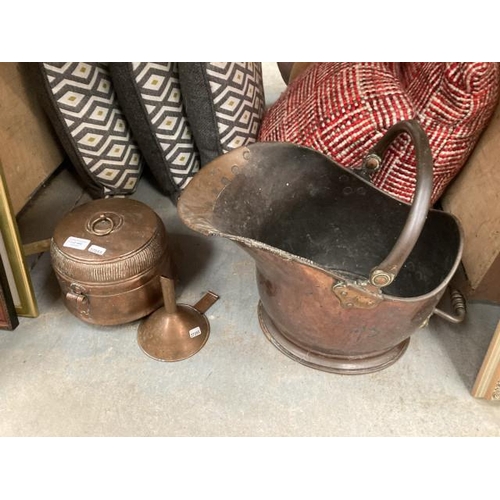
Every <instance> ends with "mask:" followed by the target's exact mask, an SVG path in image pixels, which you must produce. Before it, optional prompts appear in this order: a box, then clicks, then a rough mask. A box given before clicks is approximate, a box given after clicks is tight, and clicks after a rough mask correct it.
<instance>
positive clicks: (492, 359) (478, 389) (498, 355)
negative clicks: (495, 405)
mask: <svg viewBox="0 0 500 500" xmlns="http://www.w3.org/2000/svg"><path fill="white" fill-rule="evenodd" d="M472 395H473V396H474V397H475V398H484V399H487V400H489V401H500V322H499V323H498V325H497V328H496V330H495V333H494V335H493V338H492V339H491V342H490V345H489V347H488V351H487V352H486V356H485V357H484V360H483V363H482V365H481V368H480V370H479V373H478V374H477V377H476V381H475V383H474V387H473V388H472Z"/></svg>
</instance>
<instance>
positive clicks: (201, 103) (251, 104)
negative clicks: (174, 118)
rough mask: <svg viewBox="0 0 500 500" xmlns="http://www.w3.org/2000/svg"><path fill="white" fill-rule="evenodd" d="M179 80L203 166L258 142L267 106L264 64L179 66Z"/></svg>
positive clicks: (218, 63) (203, 63)
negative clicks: (263, 78)
mask: <svg viewBox="0 0 500 500" xmlns="http://www.w3.org/2000/svg"><path fill="white" fill-rule="evenodd" d="M179 77H180V84H181V93H182V98H183V101H184V105H185V107H186V113H187V116H188V119H189V123H190V125H191V128H192V131H193V136H194V139H195V143H196V146H197V148H198V151H199V152H200V161H201V165H205V164H206V163H208V162H209V161H211V160H213V159H214V158H216V157H218V156H220V155H222V154H224V153H227V152H228V151H231V150H233V149H236V148H238V147H241V146H244V145H245V144H250V143H252V142H255V141H256V140H257V134H258V131H259V126H260V123H261V120H262V116H263V114H264V105H265V101H264V87H263V81H262V65H261V63H257V62H202V63H200V62H198V63H197V62H195V63H191V62H188V63H179Z"/></svg>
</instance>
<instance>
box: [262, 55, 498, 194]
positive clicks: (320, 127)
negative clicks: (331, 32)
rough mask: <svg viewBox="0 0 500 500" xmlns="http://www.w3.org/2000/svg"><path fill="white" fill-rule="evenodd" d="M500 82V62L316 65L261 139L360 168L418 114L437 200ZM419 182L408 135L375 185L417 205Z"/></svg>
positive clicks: (276, 108)
mask: <svg viewBox="0 0 500 500" xmlns="http://www.w3.org/2000/svg"><path fill="white" fill-rule="evenodd" d="M499 82H500V72H499V66H498V64H497V63H363V62H362V63H314V64H312V65H311V66H309V67H308V68H307V69H306V70H305V71H304V72H303V73H302V74H300V75H299V76H298V78H297V79H295V80H294V81H293V82H292V83H291V84H290V85H289V86H288V88H287V89H286V91H285V92H284V93H283V94H282V95H281V96H280V98H279V99H278V101H277V102H276V103H275V104H274V105H273V106H272V107H271V108H270V109H269V110H268V112H267V114H266V115H265V117H264V119H263V121H262V125H261V128H260V133H259V140H260V141H285V142H293V143H296V144H300V145H303V146H308V147H311V148H313V149H317V150H318V151H321V152H322V153H325V154H327V155H329V156H331V157H332V158H333V159H334V160H335V161H337V162H338V163H339V164H341V165H343V166H345V167H348V168H352V167H356V166H359V165H361V163H362V160H363V158H364V157H365V155H366V153H367V152H368V151H369V150H370V148H371V147H373V146H374V145H375V144H376V143H377V141H378V140H379V139H381V138H382V137H383V135H384V133H385V131H386V130H387V129H388V128H389V127H390V126H391V125H393V124H394V123H396V122H398V121H400V120H405V119H416V120H418V121H419V122H420V124H421V125H422V128H423V129H424V131H425V132H426V134H427V136H428V138H429V143H430V147H431V152H432V156H433V160H434V171H433V191H432V203H434V202H436V201H437V200H438V199H439V197H440V196H441V194H442V193H443V191H444V189H445V188H446V186H447V185H448V184H449V182H450V181H451V180H452V179H453V178H454V177H455V176H456V175H457V174H458V172H459V171H460V169H461V168H462V167H463V165H464V163H465V162H466V160H467V158H468V156H469V155H470V153H471V152H472V149H473V148H474V146H475V144H476V142H477V140H478V138H479V135H480V134H481V132H482V131H483V130H484V128H485V127H486V125H487V123H488V121H489V118H490V117H491V114H492V112H493V110H494V108H495V106H496V103H497V101H498V96H499ZM415 181H416V163H415V155H414V152H413V146H412V144H411V141H410V138H409V137H408V136H407V135H406V134H403V135H401V136H400V137H398V139H397V140H396V141H394V142H393V144H392V145H391V146H390V148H389V149H388V150H387V153H386V155H385V158H384V162H383V164H382V167H381V168H380V169H379V170H378V171H377V172H376V173H375V174H374V175H373V176H372V182H373V184H374V185H375V186H377V187H378V188H380V189H382V190H383V191H385V192H387V193H389V194H391V195H393V196H395V197H397V198H398V199H400V200H402V201H405V202H407V203H410V202H411V200H412V198H413V194H414V191H415Z"/></svg>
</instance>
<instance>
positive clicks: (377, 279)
mask: <svg viewBox="0 0 500 500" xmlns="http://www.w3.org/2000/svg"><path fill="white" fill-rule="evenodd" d="M403 132H406V133H407V134H409V135H410V137H411V139H412V141H413V145H414V147H415V153H416V157H417V184H416V188H415V195H414V197H413V203H412V206H411V208H410V212H409V214H408V217H407V219H406V222H405V225H404V227H403V230H402V231H401V234H400V235H399V238H398V240H397V241H396V243H395V245H394V247H393V248H392V250H391V252H390V253H389V255H388V256H387V257H386V258H385V260H384V261H383V262H381V263H380V265H378V266H377V267H375V268H374V269H372V271H371V273H370V283H371V284H372V285H374V286H376V287H378V288H381V287H384V286H387V285H389V284H391V283H392V282H393V281H394V279H395V278H396V276H397V274H398V272H399V271H400V269H401V267H403V264H404V263H405V261H406V259H407V258H408V256H409V255H410V253H411V251H412V250H413V247H414V246H415V244H416V242H417V240H418V238H419V236H420V233H421V232H422V229H423V227H424V224H425V220H426V218H427V212H428V211H429V207H430V204H431V195H432V169H433V162H432V154H431V149H430V146H429V140H428V139H427V136H426V135H425V132H424V131H423V129H422V127H421V126H420V125H419V123H418V122H417V121H415V120H406V121H401V122H399V123H396V124H395V125H393V126H392V127H391V128H390V129H389V130H388V131H387V132H386V134H385V135H384V137H382V139H381V140H380V141H379V142H378V143H377V144H376V145H375V147H373V148H372V149H371V151H369V153H368V155H367V156H366V158H365V161H364V163H363V169H364V170H365V171H367V172H368V173H370V172H373V171H375V170H377V169H378V168H379V166H380V163H381V162H382V158H383V157H384V154H385V152H386V151H387V148H388V147H389V145H390V144H391V142H392V141H393V140H394V139H396V137H397V136H399V135H400V134H402V133H403Z"/></svg>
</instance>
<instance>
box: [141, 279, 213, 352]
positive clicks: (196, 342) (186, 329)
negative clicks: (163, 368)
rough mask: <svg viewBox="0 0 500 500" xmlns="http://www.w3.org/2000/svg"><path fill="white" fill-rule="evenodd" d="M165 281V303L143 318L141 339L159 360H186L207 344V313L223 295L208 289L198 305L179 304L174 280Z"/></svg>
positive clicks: (163, 285) (208, 332)
mask: <svg viewBox="0 0 500 500" xmlns="http://www.w3.org/2000/svg"><path fill="white" fill-rule="evenodd" d="M161 284H162V291H163V302H164V306H163V307H161V308H160V309H158V310H157V311H155V312H154V313H153V314H152V315H151V316H150V317H149V318H147V319H145V320H143V321H142V322H141V324H140V325H139V329H138V331H137V342H138V344H139V346H140V348H141V349H142V350H143V351H144V353H145V354H147V355H148V356H149V357H151V358H153V359H156V360H157V361H182V360H184V359H187V358H190V357H191V356H193V355H194V354H196V353H197V352H198V351H199V350H200V349H201V348H202V347H203V346H204V345H205V344H206V342H207V340H208V337H209V335H210V323H209V322H208V319H207V318H206V316H205V315H204V313H205V312H206V311H207V310H208V308H209V307H211V306H212V305H213V304H214V303H215V302H216V301H217V299H218V298H219V296H218V295H217V294H215V293H214V292H207V293H206V294H205V295H204V296H203V297H202V298H201V299H200V301H199V302H198V303H197V304H196V305H195V306H194V307H192V306H189V305H186V304H176V300H175V290H174V281H173V280H171V279H169V278H166V277H162V278H161Z"/></svg>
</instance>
